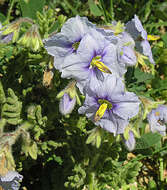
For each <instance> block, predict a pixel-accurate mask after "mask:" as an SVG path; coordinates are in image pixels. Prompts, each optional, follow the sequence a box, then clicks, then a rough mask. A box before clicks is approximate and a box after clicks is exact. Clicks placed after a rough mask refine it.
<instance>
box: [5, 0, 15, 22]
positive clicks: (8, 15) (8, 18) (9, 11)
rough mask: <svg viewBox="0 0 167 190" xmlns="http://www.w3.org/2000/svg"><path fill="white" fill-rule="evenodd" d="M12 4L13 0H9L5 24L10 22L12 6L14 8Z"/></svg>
mask: <svg viewBox="0 0 167 190" xmlns="http://www.w3.org/2000/svg"><path fill="white" fill-rule="evenodd" d="M14 3H15V0H11V1H10V7H9V10H8V14H7V18H6V22H7V23H9V21H10V15H11V12H12V9H13V6H14Z"/></svg>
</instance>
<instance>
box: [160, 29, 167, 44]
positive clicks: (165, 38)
mask: <svg viewBox="0 0 167 190" xmlns="http://www.w3.org/2000/svg"><path fill="white" fill-rule="evenodd" d="M161 39H162V40H163V42H164V44H165V47H166V48H167V32H166V33H165V34H164V35H162V36H161Z"/></svg>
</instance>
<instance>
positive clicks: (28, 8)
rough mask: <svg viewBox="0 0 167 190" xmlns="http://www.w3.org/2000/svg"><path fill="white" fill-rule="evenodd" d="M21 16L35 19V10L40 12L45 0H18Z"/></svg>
mask: <svg viewBox="0 0 167 190" xmlns="http://www.w3.org/2000/svg"><path fill="white" fill-rule="evenodd" d="M19 4H20V7H21V12H22V16H23V17H29V18H32V19H36V13H37V11H39V12H42V10H43V7H44V5H45V0H35V1H34V0H29V1H25V0H20V1H19Z"/></svg>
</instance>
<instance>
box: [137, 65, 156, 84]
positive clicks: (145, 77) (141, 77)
mask: <svg viewBox="0 0 167 190" xmlns="http://www.w3.org/2000/svg"><path fill="white" fill-rule="evenodd" d="M134 76H135V78H136V79H137V82H145V81H146V80H149V79H152V78H153V75H152V74H149V73H144V72H143V71H141V70H140V69H139V68H136V69H135V72H134Z"/></svg>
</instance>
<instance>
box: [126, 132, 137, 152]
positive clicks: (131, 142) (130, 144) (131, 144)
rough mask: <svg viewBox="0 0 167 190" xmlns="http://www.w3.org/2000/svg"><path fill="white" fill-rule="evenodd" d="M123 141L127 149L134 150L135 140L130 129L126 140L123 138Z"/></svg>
mask: <svg viewBox="0 0 167 190" xmlns="http://www.w3.org/2000/svg"><path fill="white" fill-rule="evenodd" d="M124 143H125V146H126V147H127V149H128V150H129V151H132V150H134V148H135V145H136V140H135V137H134V134H133V132H132V131H131V130H129V138H128V139H127V140H125V139H124Z"/></svg>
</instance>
